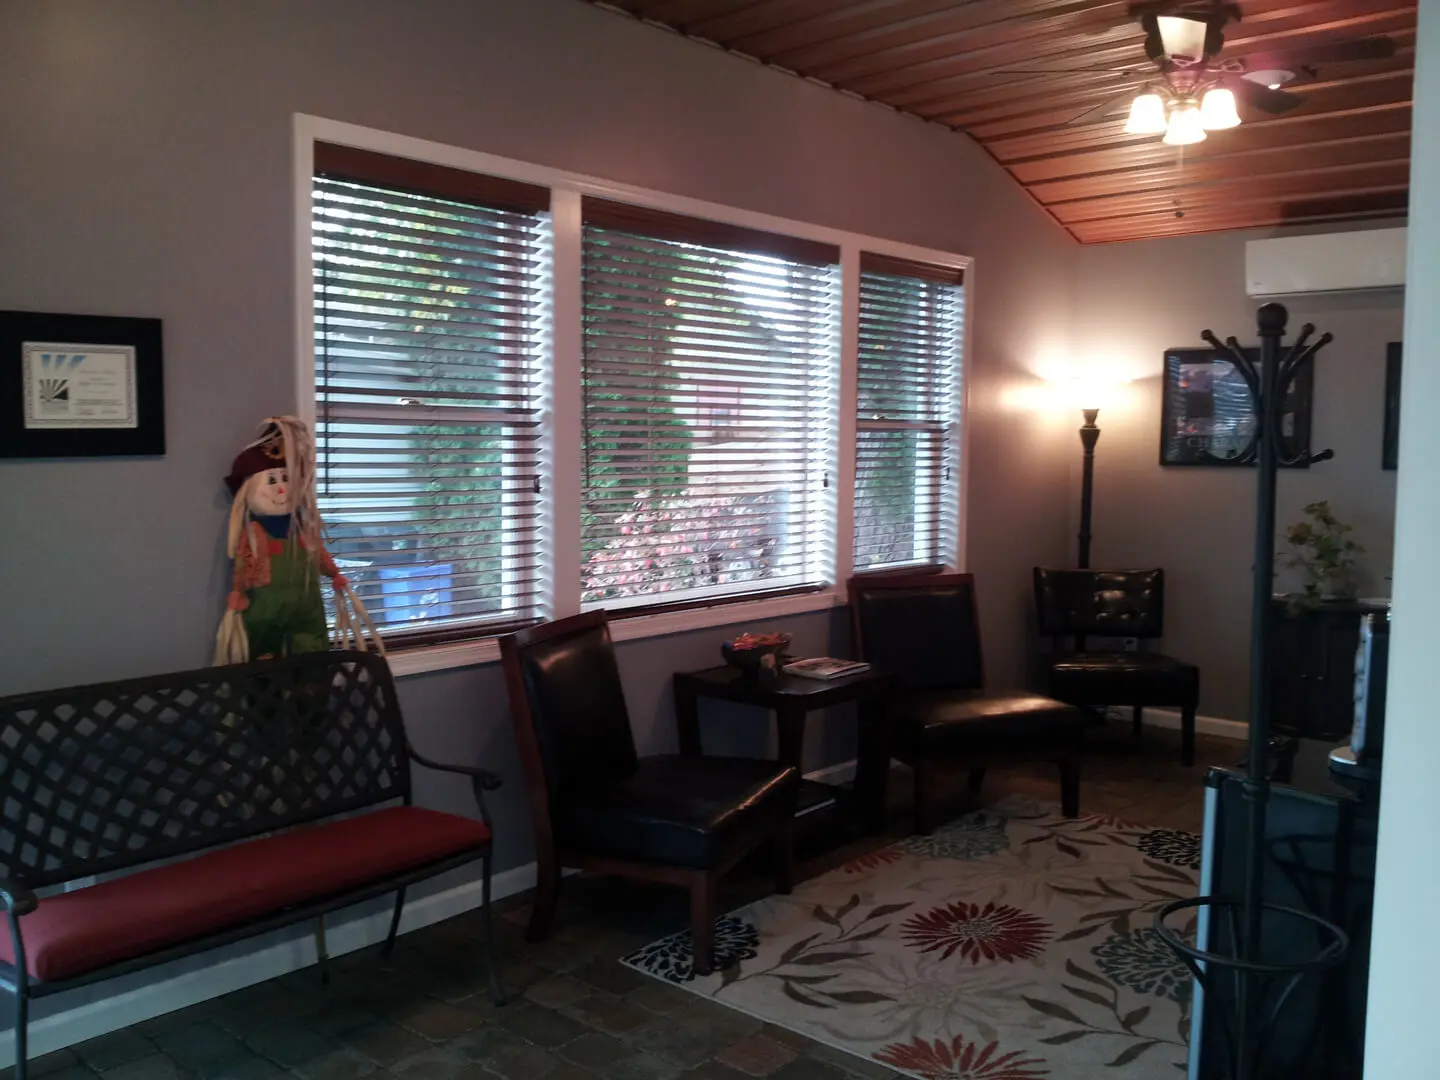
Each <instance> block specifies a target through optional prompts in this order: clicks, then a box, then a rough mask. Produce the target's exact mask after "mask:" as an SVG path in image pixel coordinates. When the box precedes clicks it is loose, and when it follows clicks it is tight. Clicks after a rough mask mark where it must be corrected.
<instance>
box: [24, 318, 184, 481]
mask: <svg viewBox="0 0 1440 1080" xmlns="http://www.w3.org/2000/svg"><path fill="white" fill-rule="evenodd" d="M47 345H63V346H64V347H65V349H67V350H71V352H69V353H68V354H67V353H61V352H58V351H55V352H52V351H50V350H44V351H42V348H41V347H42V346H47ZM89 346H97V347H98V346H119V347H120V348H119V350H118V351H115V350H111V351H109V352H108V353H107V352H106V350H102V349H96V350H94V351H95V352H97V353H103V354H105V355H106V356H109V357H112V358H117V357H123V361H120V360H117V361H116V363H117V364H118V365H119V366H118V367H116V369H115V370H116V371H117V372H119V374H116V375H115V376H114V377H113V379H112V381H113V382H115V383H123V384H126V386H127V389H126V390H125V391H124V393H123V395H121V396H123V399H124V401H125V402H127V403H128V404H127V405H126V406H124V407H123V408H120V407H119V406H117V407H116V408H119V409H120V412H121V413H123V415H120V416H113V415H112V416H108V418H106V415H105V414H101V418H99V419H87V418H86V417H85V416H84V415H82V414H80V413H79V412H78V411H77V412H76V414H75V415H73V416H68V417H65V418H63V419H61V418H57V417H46V416H44V415H43V413H42V414H39V415H37V413H36V408H37V406H36V399H35V398H33V397H32V390H31V387H32V382H33V381H34V378H35V375H34V372H33V371H32V370H31V367H27V365H31V366H33V364H34V363H35V362H36V360H37V358H40V359H41V360H42V361H43V363H45V364H46V365H48V364H49V362H50V358H51V356H52V355H55V356H57V357H58V356H61V355H70V356H71V358H72V359H73V360H74V363H73V364H72V365H71V367H72V370H73V368H74V367H75V366H78V365H79V364H81V363H83V361H84V359H93V358H92V357H89V356H87V354H86V352H85V350H86V347H89ZM132 358H133V363H132ZM164 366H165V362H164V343H163V333H162V326H161V321H160V320H159V319H138V318H123V317H117V316H111V315H60V314H51V313H46V312H38V311H0V458H64V457H115V456H155V455H162V454H164V453H165V383H164ZM56 374H57V376H58V377H54V378H46V379H44V380H41V381H42V382H43V383H45V384H49V385H48V386H47V387H46V389H44V390H42V391H37V392H38V393H40V394H41V395H42V397H41V398H40V399H39V400H40V404H39V405H38V409H39V410H44V409H45V408H46V407H47V406H46V403H47V401H48V402H50V403H54V404H55V405H56V408H57V409H58V408H61V407H62V406H63V407H64V408H65V409H67V410H68V409H70V408H71V405H70V404H69V403H70V402H71V401H72V400H75V399H71V398H69V397H68V396H67V395H68V393H69V388H67V386H66V383H67V379H66V378H65V377H64V374H65V373H63V372H61V371H60V370H59V367H58V364H57V373H56ZM72 381H73V380H72ZM60 423H64V424H69V425H72V426H43V427H42V426H37V425H39V424H60ZM27 424H30V425H31V426H27Z"/></svg>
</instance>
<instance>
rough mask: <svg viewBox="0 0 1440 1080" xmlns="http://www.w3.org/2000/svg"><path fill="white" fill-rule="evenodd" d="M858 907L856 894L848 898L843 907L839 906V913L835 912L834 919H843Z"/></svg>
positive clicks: (858, 900)
mask: <svg viewBox="0 0 1440 1080" xmlns="http://www.w3.org/2000/svg"><path fill="white" fill-rule="evenodd" d="M859 906H860V894H859V893H856V894H855V895H854V896H852V897H850V899H849V900H846V901H845V903H844V905H843V906H841V908H840V910H839V911H837V912H835V918H836V919H843V918H844V917H845V916H846V915H849V914H850V912H852V911H854V910H855V909H856V908H857V907H859Z"/></svg>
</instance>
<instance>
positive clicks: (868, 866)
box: [840, 847, 905, 874]
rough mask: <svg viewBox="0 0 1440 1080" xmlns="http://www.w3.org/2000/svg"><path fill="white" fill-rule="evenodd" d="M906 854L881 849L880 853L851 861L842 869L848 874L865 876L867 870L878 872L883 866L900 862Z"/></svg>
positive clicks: (898, 850)
mask: <svg viewBox="0 0 1440 1080" xmlns="http://www.w3.org/2000/svg"><path fill="white" fill-rule="evenodd" d="M904 854H905V853H904V852H902V851H901V850H900V849H899V848H895V847H887V848H881V849H880V850H879V851H872V852H869V853H868V854H865V855H861V856H860V857H859V858H856V859H851V860H850V861H849V862H847V863H846V864H845V865H844V866H842V867H841V868H840V869H841V870H843V871H845V873H847V874H863V873H864V872H865V871H866V870H878V869H880V867H882V866H887V865H889V864H890V863H893V862H899V861H900V860H901V859H902V858H903V857H904Z"/></svg>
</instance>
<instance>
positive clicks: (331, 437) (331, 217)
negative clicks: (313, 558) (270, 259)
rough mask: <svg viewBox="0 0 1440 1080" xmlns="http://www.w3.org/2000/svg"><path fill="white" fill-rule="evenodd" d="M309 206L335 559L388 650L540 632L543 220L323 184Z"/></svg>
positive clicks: (323, 472) (324, 480)
mask: <svg viewBox="0 0 1440 1080" xmlns="http://www.w3.org/2000/svg"><path fill="white" fill-rule="evenodd" d="M319 171H320V170H319V166H318V157H317V172H319ZM313 207H314V211H313V229H312V236H313V253H314V267H315V381H316V397H317V402H316V416H317V423H316V441H317V449H318V457H319V474H318V483H319V496H320V500H319V501H320V508H321V513H322V515H323V517H324V519H325V523H326V526H327V532H328V543H329V546H330V550H331V553H332V554H333V555H334V556H335V559H336V561H337V562H338V563H339V564H340V567H341V569H342V571H343V572H344V573H345V574H346V576H347V577H348V578H349V579H350V582H351V584H352V585H353V586H354V588H355V589H356V591H357V592H358V593H359V595H360V597H361V598H362V599H363V601H364V603H365V605H366V607H367V608H368V609H369V611H370V613H371V615H372V616H373V617H374V619H375V620H376V622H377V624H378V625H379V627H380V629H381V631H382V633H385V634H387V635H392V636H393V635H396V634H406V635H414V637H413V640H414V641H415V642H417V643H418V642H419V641H421V640H444V639H445V638H446V637H449V636H471V635H473V634H474V633H475V632H476V631H477V630H482V631H485V632H494V631H495V630H497V629H499V628H501V627H504V626H506V625H514V624H518V623H525V622H529V621H533V620H535V619H537V618H538V617H539V616H540V614H541V611H542V607H543V604H542V597H541V592H542V579H543V569H542V564H543V562H544V558H545V542H544V536H543V535H542V532H541V519H540V505H539V504H540V498H541V496H540V494H539V491H540V473H539V453H540V449H541V447H540V439H541V428H540V419H541V405H542V394H543V393H544V379H545V378H546V368H547V360H546V357H547V354H548V351H549V349H548V329H547V328H546V324H547V323H548V320H549V313H548V306H549V287H548V274H549V224H548V213H546V212H544V211H541V210H537V209H533V208H531V209H505V208H501V207H487V206H482V205H476V204H474V203H470V202H465V201H458V200H456V199H451V198H441V197H435V196H433V195H429V194H421V193H415V192H412V191H406V190H396V189H393V188H389V187H386V186H379V185H375V184H370V183H359V182H354V181H352V180H349V179H336V178H326V177H323V176H317V177H316V179H315V181H314V187H313ZM406 640H407V643H408V642H410V641H411V640H412V638H411V637H408V636H407V639H406Z"/></svg>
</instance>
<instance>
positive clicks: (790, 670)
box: [783, 656, 870, 679]
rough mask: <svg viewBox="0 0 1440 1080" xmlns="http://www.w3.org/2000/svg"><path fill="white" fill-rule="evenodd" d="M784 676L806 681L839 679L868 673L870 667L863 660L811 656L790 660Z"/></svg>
mask: <svg viewBox="0 0 1440 1080" xmlns="http://www.w3.org/2000/svg"><path fill="white" fill-rule="evenodd" d="M783 670H784V672H785V674H786V675H799V676H801V677H802V678H806V679H840V678H843V677H844V676H846V675H858V674H860V673H861V672H862V671H869V670H870V665H869V664H867V663H865V662H864V661H863V660H838V659H836V658H835V657H833V656H812V657H810V659H808V660H792V661H791V662H790V663H788V664H786V665H785V667H784V669H783Z"/></svg>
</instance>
